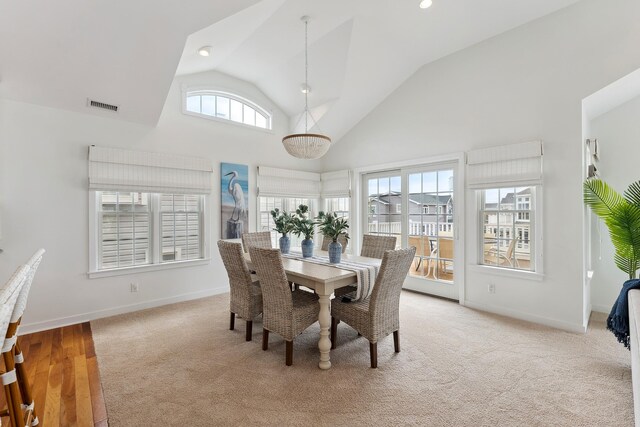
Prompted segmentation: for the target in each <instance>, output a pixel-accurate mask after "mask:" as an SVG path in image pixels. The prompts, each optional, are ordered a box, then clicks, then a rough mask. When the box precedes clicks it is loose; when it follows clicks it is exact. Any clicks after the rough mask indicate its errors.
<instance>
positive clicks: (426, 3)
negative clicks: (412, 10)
mask: <svg viewBox="0 0 640 427" xmlns="http://www.w3.org/2000/svg"><path fill="white" fill-rule="evenodd" d="M432 4H433V1H432V0H422V1H421V2H420V9H427V8H429V7H431V5H432Z"/></svg>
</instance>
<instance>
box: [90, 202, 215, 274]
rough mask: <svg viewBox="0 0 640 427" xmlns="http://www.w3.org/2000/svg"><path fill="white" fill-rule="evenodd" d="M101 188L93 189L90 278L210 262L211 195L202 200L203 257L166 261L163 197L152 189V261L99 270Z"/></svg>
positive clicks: (150, 203)
mask: <svg viewBox="0 0 640 427" xmlns="http://www.w3.org/2000/svg"><path fill="white" fill-rule="evenodd" d="M98 193H99V192H98V191H94V190H90V191H89V272H88V273H87V274H88V276H89V278H91V279H93V278H100V277H110V276H120V275H125V274H133V273H142V272H147V271H157V270H164V269H169V268H179V267H190V266H196V265H206V264H209V263H210V262H211V249H210V240H209V235H210V230H211V228H210V227H211V224H210V218H209V217H210V215H209V212H210V200H209V196H203V202H202V212H201V215H202V216H201V221H202V243H201V244H202V256H203V257H202V258H200V259H194V260H186V261H171V262H167V261H165V262H162V260H161V249H160V247H161V244H162V236H161V231H160V223H161V222H160V214H161V212H160V197H159V193H148V192H145V191H143V193H148V194H149V198H150V202H149V205H150V206H149V207H150V221H149V222H150V224H151V239H150V247H151V250H150V252H151V263H150V264H144V265H132V266H127V267H119V268H112V269H106V270H98V257H99V256H100V253H99V251H100V249H99V246H100V245H99V243H100V218H99V217H100V206H99V204H100V198H99V197H98Z"/></svg>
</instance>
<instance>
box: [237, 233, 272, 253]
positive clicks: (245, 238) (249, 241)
mask: <svg viewBox="0 0 640 427" xmlns="http://www.w3.org/2000/svg"><path fill="white" fill-rule="evenodd" d="M242 246H243V248H244V251H245V252H249V247H251V246H256V247H258V248H272V247H273V246H272V243H271V233H270V232H268V231H258V232H255V233H244V234H243V235H242Z"/></svg>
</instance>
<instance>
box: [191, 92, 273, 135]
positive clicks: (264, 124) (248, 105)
mask: <svg viewBox="0 0 640 427" xmlns="http://www.w3.org/2000/svg"><path fill="white" fill-rule="evenodd" d="M185 102H186V104H185V106H184V108H185V112H187V113H189V114H194V115H198V116H203V117H206V118H212V117H213V118H216V119H221V120H230V121H232V122H236V123H242V124H244V125H247V126H255V127H257V128H261V129H271V114H269V113H268V112H267V111H266V110H265V109H264V108H261V107H259V106H258V105H257V104H255V103H253V102H251V101H249V100H247V99H245V98H242V97H240V96H238V95H234V94H232V93H227V92H217V91H211V90H198V91H192V92H187V96H186V97H185Z"/></svg>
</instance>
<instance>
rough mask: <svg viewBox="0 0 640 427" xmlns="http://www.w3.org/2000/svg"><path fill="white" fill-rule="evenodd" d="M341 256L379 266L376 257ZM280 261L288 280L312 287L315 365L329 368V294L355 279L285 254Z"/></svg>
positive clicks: (352, 275)
mask: <svg viewBox="0 0 640 427" xmlns="http://www.w3.org/2000/svg"><path fill="white" fill-rule="evenodd" d="M315 255H316V256H317V255H320V256H322V255H325V256H326V255H327V252H325V251H316V253H315ZM244 257H245V260H246V261H247V264H248V266H249V268H250V269H253V266H252V264H251V257H250V256H249V254H248V253H245V254H244ZM342 259H344V260H345V261H347V260H348V261H354V262H358V263H362V264H368V265H376V266H380V263H381V260H379V259H377V258H368V257H361V256H357V255H349V254H342ZM282 264H283V266H284V270H285V272H286V273H287V279H289V281H290V282H293V283H295V284H297V285H302V286H305V287H307V288H310V289H313V290H314V291H315V292H316V294H317V295H318V297H319V300H318V302H319V303H320V313H319V314H318V323H320V339H319V341H318V349H319V350H320V363H319V364H318V366H319V367H320V369H329V368H331V355H330V353H331V340H330V339H329V327H330V326H331V295H332V294H333V292H334V291H335V290H336V289H338V288H342V287H344V286H349V285H355V284H356V281H357V279H356V273H354V272H353V271H349V270H343V269H341V268H339V267H337V266H334V265H330V264H317V263H312V262H307V261H304V260H297V259H290V258H286V257H283V258H282Z"/></svg>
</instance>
